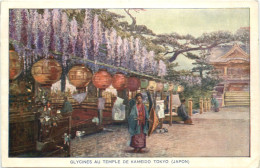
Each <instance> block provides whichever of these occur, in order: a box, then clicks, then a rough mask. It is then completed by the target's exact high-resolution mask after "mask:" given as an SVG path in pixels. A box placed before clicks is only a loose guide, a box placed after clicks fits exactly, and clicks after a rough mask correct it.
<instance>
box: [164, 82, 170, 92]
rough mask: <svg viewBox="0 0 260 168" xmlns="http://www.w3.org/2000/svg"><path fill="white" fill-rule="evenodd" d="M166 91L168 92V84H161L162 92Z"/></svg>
mask: <svg viewBox="0 0 260 168" xmlns="http://www.w3.org/2000/svg"><path fill="white" fill-rule="evenodd" d="M168 90H169V84H168V83H165V84H163V91H164V92H167V91H168Z"/></svg>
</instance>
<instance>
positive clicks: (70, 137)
mask: <svg viewBox="0 0 260 168" xmlns="http://www.w3.org/2000/svg"><path fill="white" fill-rule="evenodd" d="M68 136H69V138H70V140H69V149H68V154H69V156H70V146H71V116H69V135H68Z"/></svg>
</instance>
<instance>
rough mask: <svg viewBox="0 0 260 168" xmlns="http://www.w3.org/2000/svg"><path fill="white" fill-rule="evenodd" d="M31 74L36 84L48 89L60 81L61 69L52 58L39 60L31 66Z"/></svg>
mask: <svg viewBox="0 0 260 168" xmlns="http://www.w3.org/2000/svg"><path fill="white" fill-rule="evenodd" d="M31 73H32V76H33V78H34V79H35V80H36V82H38V83H40V84H41V85H42V86H48V87H50V86H51V85H52V84H53V83H55V82H57V81H58V80H59V79H60V77H61V73H62V68H61V65H60V64H59V63H58V62H57V61H56V60H54V59H53V58H48V59H41V60H40V61H38V62H36V63H35V64H33V66H32V71H31Z"/></svg>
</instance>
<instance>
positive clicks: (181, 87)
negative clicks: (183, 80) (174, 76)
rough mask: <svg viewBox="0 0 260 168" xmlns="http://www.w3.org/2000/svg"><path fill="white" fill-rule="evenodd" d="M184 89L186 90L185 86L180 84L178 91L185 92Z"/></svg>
mask: <svg viewBox="0 0 260 168" xmlns="http://www.w3.org/2000/svg"><path fill="white" fill-rule="evenodd" d="M183 91H184V87H183V86H181V85H179V86H178V89H177V92H178V93H180V92H183Z"/></svg>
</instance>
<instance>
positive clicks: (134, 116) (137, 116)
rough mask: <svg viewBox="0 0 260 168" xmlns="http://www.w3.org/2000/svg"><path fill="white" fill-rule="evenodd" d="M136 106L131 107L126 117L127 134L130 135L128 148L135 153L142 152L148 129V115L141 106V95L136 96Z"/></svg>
mask: <svg viewBox="0 0 260 168" xmlns="http://www.w3.org/2000/svg"><path fill="white" fill-rule="evenodd" d="M135 98H136V104H135V105H134V106H133V107H132V109H131V112H130V115H129V117H128V124H129V129H128V131H129V133H130V135H131V142H130V146H131V147H133V148H134V152H135V153H137V152H138V153H141V152H143V151H142V149H143V148H145V147H146V135H147V134H148V129H149V113H148V110H147V108H146V107H145V105H144V104H143V97H142V94H141V93H138V94H137V95H136V97H135Z"/></svg>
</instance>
